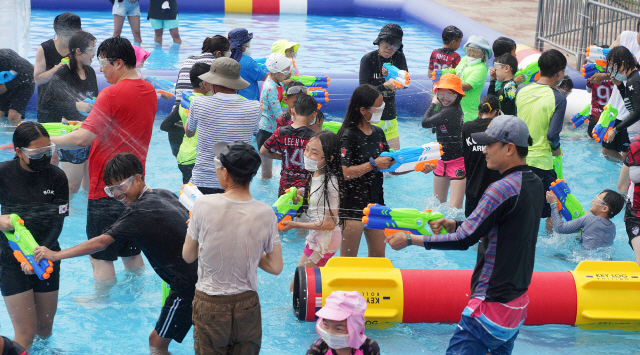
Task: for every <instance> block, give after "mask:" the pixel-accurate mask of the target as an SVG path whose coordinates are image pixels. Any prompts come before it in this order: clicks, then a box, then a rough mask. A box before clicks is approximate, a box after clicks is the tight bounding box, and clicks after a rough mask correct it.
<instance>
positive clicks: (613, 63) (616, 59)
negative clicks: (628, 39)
mask: <svg viewBox="0 0 640 355" xmlns="http://www.w3.org/2000/svg"><path fill="white" fill-rule="evenodd" d="M607 67H608V68H611V69H614V68H617V70H620V69H622V68H625V69H626V70H629V69H632V68H635V67H636V59H635V58H634V57H633V54H631V52H630V51H629V50H628V49H627V48H626V47H623V46H618V47H614V48H611V50H610V51H609V54H607Z"/></svg>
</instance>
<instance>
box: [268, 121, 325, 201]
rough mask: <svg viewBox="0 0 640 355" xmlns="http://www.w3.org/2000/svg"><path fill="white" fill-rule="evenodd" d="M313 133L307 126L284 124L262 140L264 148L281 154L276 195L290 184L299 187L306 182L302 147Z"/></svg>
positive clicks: (306, 176) (307, 173) (307, 175)
mask: <svg viewBox="0 0 640 355" xmlns="http://www.w3.org/2000/svg"><path fill="white" fill-rule="evenodd" d="M314 134H315V132H314V131H312V130H311V129H310V128H309V127H307V126H303V127H299V128H293V127H292V126H284V127H280V128H278V129H276V130H275V132H273V134H272V135H271V137H269V139H267V140H266V141H265V142H264V147H265V148H267V149H269V150H270V151H271V152H274V153H275V152H279V153H280V154H282V172H281V173H280V188H279V189H278V196H279V195H282V194H284V193H285V190H286V189H288V188H290V187H292V186H295V187H298V188H300V187H304V186H305V185H306V184H307V178H308V177H309V172H308V171H306V170H305V169H304V148H306V147H307V142H309V138H311V137H312V136H313V135H314Z"/></svg>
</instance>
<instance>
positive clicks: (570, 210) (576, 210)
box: [549, 179, 585, 222]
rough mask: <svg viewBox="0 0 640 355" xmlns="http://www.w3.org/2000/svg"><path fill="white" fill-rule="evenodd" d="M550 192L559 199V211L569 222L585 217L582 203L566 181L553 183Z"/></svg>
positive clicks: (561, 180)
mask: <svg viewBox="0 0 640 355" xmlns="http://www.w3.org/2000/svg"><path fill="white" fill-rule="evenodd" d="M549 190H551V192H553V194H554V195H556V197H557V198H558V210H560V214H561V215H562V217H564V219H565V220H567V222H568V221H570V220H572V219H576V218H578V217H582V216H584V215H585V212H584V209H583V208H582V205H581V204H580V201H578V199H577V198H576V197H575V196H574V195H573V194H572V193H571V189H570V188H569V185H567V182H566V181H565V180H564V179H558V180H556V181H555V182H552V183H551V187H549Z"/></svg>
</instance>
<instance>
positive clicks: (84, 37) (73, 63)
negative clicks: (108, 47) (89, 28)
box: [69, 31, 96, 82]
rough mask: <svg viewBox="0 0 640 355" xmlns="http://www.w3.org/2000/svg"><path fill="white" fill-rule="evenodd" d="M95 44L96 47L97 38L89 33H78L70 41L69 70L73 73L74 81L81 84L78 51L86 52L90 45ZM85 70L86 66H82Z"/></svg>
mask: <svg viewBox="0 0 640 355" xmlns="http://www.w3.org/2000/svg"><path fill="white" fill-rule="evenodd" d="M91 42H93V44H94V46H95V43H96V38H95V37H94V36H93V35H92V34H91V33H89V32H85V31H76V32H75V33H74V34H73V35H72V36H71V38H70V39H69V68H71V72H72V73H73V77H74V79H76V80H77V81H78V82H80V81H81V80H80V75H78V71H77V68H78V59H76V49H80V51H81V52H83V53H84V52H85V51H86V50H87V48H89V45H90V44H91ZM82 67H83V69H84V67H85V65H82Z"/></svg>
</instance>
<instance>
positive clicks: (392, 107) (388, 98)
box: [359, 49, 409, 121]
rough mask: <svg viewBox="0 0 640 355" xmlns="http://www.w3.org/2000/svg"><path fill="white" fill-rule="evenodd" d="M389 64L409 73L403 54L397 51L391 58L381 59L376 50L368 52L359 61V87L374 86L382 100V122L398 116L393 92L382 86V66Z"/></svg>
mask: <svg viewBox="0 0 640 355" xmlns="http://www.w3.org/2000/svg"><path fill="white" fill-rule="evenodd" d="M384 63H391V64H393V65H394V66H396V67H397V68H398V69H400V70H406V71H409V69H408V68H407V59H406V58H405V57H404V53H402V52H400V51H397V52H396V53H395V54H394V55H392V56H391V58H383V57H381V56H380V55H378V50H377V49H376V50H375V51H372V52H369V53H367V54H365V55H364V57H362V59H361V60H360V75H359V78H360V85H362V84H371V85H373V86H375V87H376V88H377V89H378V91H380V93H381V94H382V97H383V98H384V103H385V107H384V111H383V112H382V120H383V121H388V120H392V119H394V118H396V117H397V116H398V114H397V112H396V99H395V97H396V94H395V92H394V91H393V90H389V89H387V88H385V87H384V86H383V84H384V82H385V80H384V75H382V64H384Z"/></svg>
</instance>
